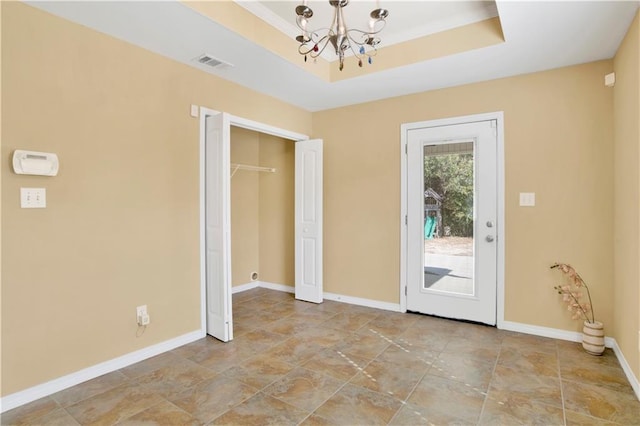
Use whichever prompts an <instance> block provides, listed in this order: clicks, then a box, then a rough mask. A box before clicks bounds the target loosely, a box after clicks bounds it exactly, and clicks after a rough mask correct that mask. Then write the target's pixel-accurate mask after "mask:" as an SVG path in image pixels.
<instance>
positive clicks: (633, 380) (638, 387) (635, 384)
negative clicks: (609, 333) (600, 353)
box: [611, 338, 640, 400]
mask: <svg viewBox="0 0 640 426" xmlns="http://www.w3.org/2000/svg"><path fill="white" fill-rule="evenodd" d="M611 343H612V346H611V348H612V349H613V352H614V353H615V354H616V357H618V362H620V366H621V367H622V371H624V374H625V375H626V376H627V379H628V380H629V383H630V384H631V387H632V388H633V391H634V392H635V393H636V397H637V398H638V400H640V382H639V381H638V378H637V377H636V376H635V375H634V374H633V370H632V369H631V366H630V365H629V363H628V362H627V360H626V358H625V357H624V354H623V353H622V350H621V349H620V346H618V342H616V339H613V338H612V339H611Z"/></svg>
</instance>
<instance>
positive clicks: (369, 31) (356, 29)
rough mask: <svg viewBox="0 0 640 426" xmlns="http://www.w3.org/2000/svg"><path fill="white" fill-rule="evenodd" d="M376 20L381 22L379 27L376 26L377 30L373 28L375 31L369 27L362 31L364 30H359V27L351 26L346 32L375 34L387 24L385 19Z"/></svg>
mask: <svg viewBox="0 0 640 426" xmlns="http://www.w3.org/2000/svg"><path fill="white" fill-rule="evenodd" d="M377 22H382V26H381V27H380V28H378V29H377V30H375V31H373V30H371V29H370V30H368V31H364V30H361V29H359V28H351V29H348V30H347V33H350V32H357V33H360V34H364V35H376V34H378V33H380V32H381V31H382V30H384V27H386V26H387V21H377ZM377 22H376V23H377Z"/></svg>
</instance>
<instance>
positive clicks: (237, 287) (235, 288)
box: [231, 281, 260, 294]
mask: <svg viewBox="0 0 640 426" xmlns="http://www.w3.org/2000/svg"><path fill="white" fill-rule="evenodd" d="M258 287H260V281H252V282H250V283H246V284H240V285H235V286H233V287H231V294H236V293H242V292H243V291H247V290H253V289H254V288H258Z"/></svg>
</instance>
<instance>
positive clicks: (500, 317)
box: [400, 111, 505, 328]
mask: <svg viewBox="0 0 640 426" xmlns="http://www.w3.org/2000/svg"><path fill="white" fill-rule="evenodd" d="M488 120H496V121H497V128H496V131H497V141H496V142H497V153H496V155H497V158H496V164H497V167H498V170H497V180H498V188H497V201H498V203H497V215H498V216H497V220H496V232H497V234H498V239H497V268H498V270H497V271H496V277H497V288H496V298H497V300H496V310H497V312H496V325H497V327H498V328H503V325H504V254H505V251H504V247H505V246H504V241H505V227H504V223H505V221H504V180H505V174H504V112H503V111H496V112H489V113H483V114H474V115H465V116H461V117H450V118H443V119H437V120H428V121H418V122H413V123H403V124H402V125H401V126H400V311H401V312H407V295H406V293H405V291H406V288H407V281H408V280H407V272H408V270H407V255H408V248H407V243H408V235H407V224H406V221H405V218H406V215H407V212H408V208H407V202H408V200H407V184H408V183H407V160H408V158H407V151H406V149H407V148H406V147H407V142H408V137H407V135H408V132H409V130H413V129H420V128H424V127H437V126H449V125H455V124H466V123H472V122H476V121H488Z"/></svg>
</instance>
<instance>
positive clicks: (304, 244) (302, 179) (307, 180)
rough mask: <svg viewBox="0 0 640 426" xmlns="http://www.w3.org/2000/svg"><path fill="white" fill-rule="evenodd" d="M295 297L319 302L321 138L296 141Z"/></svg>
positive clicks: (320, 281)
mask: <svg viewBox="0 0 640 426" xmlns="http://www.w3.org/2000/svg"><path fill="white" fill-rule="evenodd" d="M295 167H296V171H295V175H296V178H295V179H296V181H295V253H296V254H295V277H296V286H295V297H296V299H299V300H304V301H307V302H314V303H321V302H322V140H320V139H315V140H307V141H299V142H296V164H295Z"/></svg>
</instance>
